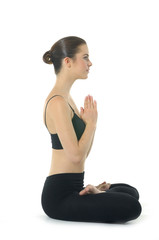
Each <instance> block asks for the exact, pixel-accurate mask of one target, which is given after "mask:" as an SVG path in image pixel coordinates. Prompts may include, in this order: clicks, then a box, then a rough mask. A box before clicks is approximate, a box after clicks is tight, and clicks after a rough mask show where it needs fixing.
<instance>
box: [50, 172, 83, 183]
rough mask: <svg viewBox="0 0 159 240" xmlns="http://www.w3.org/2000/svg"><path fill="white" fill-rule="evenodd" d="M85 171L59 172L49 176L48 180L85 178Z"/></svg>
mask: <svg viewBox="0 0 159 240" xmlns="http://www.w3.org/2000/svg"><path fill="white" fill-rule="evenodd" d="M84 174H85V171H83V172H81V173H57V174H53V175H50V176H48V177H47V178H46V179H47V180H56V181H57V180H83V179H84Z"/></svg>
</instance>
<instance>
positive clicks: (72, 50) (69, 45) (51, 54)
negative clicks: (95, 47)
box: [43, 36, 86, 74]
mask: <svg viewBox="0 0 159 240" xmlns="http://www.w3.org/2000/svg"><path fill="white" fill-rule="evenodd" d="M82 44H86V41H85V40H83V39H82V38H79V37H75V36H70V37H65V38H62V39H60V40H59V41H57V42H56V43H54V45H53V46H52V47H51V49H50V50H49V51H47V52H46V53H45V54H44V55H43V61H44V62H45V63H48V64H53V65H54V69H55V73H56V74H58V73H59V72H60V70H61V66H62V59H64V58H65V57H69V58H74V57H75V54H76V53H78V52H79V46H80V45H82Z"/></svg>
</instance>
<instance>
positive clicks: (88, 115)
mask: <svg viewBox="0 0 159 240" xmlns="http://www.w3.org/2000/svg"><path fill="white" fill-rule="evenodd" d="M43 60H44V62H45V63H48V64H53V66H54V69H55V74H56V83H55V85H54V87H53V89H52V90H51V92H50V93H49V95H48V97H47V99H46V103H45V108H44V122H45V125H46V127H47V129H48V131H49V133H50V136H51V141H52V162H51V168H50V172H49V176H47V178H46V181H45V183H44V187H43V191H42V198H41V200H42V207H43V210H44V212H45V213H46V214H47V215H48V216H49V217H51V218H54V219H60V220H69V221H83V222H109V223H110V222H111V223H113V222H126V221H129V220H133V219H136V218H137V217H138V216H139V215H140V213H141V205H140V203H139V202H138V199H139V194H138V191H137V190H136V189H135V188H134V187H132V186H130V185H127V184H109V183H106V182H103V183H102V184H99V185H98V186H96V187H95V186H93V185H91V184H89V185H87V186H86V187H84V184H83V181H84V174H85V171H84V165H85V161H86V159H87V156H88V154H89V152H90V150H91V147H92V143H93V138H94V134H95V130H96V124H97V115H98V113H97V102H96V101H95V100H93V97H92V96H90V95H88V96H86V98H85V100H84V108H83V107H81V109H80V112H79V111H78V109H77V107H76V104H75V103H74V101H73V99H72V97H71V95H70V90H71V87H72V85H73V83H74V82H75V81H76V80H77V79H86V78H87V77H88V73H89V68H90V67H91V66H92V63H91V61H90V60H89V52H88V47H87V43H86V42H85V41H84V40H83V39H81V38H78V37H74V36H71V37H66V38H63V39H60V40H59V41H57V42H56V43H55V44H54V45H53V46H52V48H51V49H50V50H49V51H47V52H46V53H45V54H44V56H43Z"/></svg>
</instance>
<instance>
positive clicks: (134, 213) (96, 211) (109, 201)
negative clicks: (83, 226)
mask: <svg viewBox="0 0 159 240" xmlns="http://www.w3.org/2000/svg"><path fill="white" fill-rule="evenodd" d="M84 173H85V172H82V173H60V174H54V175H51V176H48V177H47V178H46V181H45V184H44V187H43V191H42V196H41V203H42V207H43V210H44V212H45V213H46V214H47V215H48V216H49V217H50V218H54V219H60V220H67V221H79V222H105V223H115V222H127V221H130V220H133V219H136V218H137V217H139V215H140V214H141V205H140V203H139V201H138V199H139V193H138V191H137V190H136V189H135V188H134V187H131V186H130V185H127V184H123V183H119V184H111V186H110V188H109V189H108V190H107V191H105V192H104V193H99V194H87V195H79V192H80V191H81V190H82V189H84V184H83V181H84Z"/></svg>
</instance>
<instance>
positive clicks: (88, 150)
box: [86, 132, 95, 158]
mask: <svg viewBox="0 0 159 240" xmlns="http://www.w3.org/2000/svg"><path fill="white" fill-rule="evenodd" d="M94 135H95V132H94ZM94 135H93V139H92V142H91V146H90V148H89V150H88V152H87V155H86V158H87V157H88V155H89V153H90V151H91V149H92V145H93V141H94Z"/></svg>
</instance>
